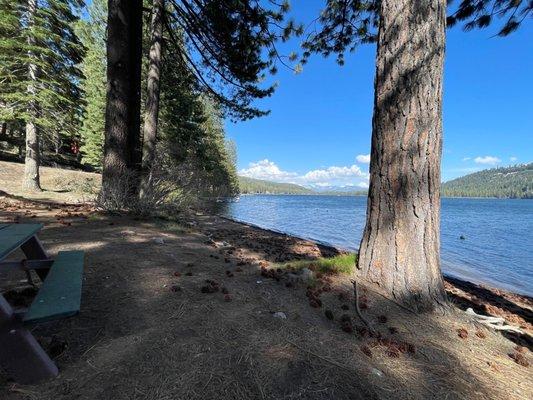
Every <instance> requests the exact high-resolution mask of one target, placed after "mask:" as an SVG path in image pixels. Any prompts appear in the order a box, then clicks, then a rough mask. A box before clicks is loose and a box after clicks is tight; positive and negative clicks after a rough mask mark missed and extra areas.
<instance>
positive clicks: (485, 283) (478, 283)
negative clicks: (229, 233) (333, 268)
mask: <svg viewBox="0 0 533 400" xmlns="http://www.w3.org/2000/svg"><path fill="white" fill-rule="evenodd" d="M210 215H211V214H210ZM212 215H213V216H216V217H218V218H222V219H225V220H228V221H231V222H235V223H238V224H242V225H245V226H249V227H252V228H256V229H260V230H263V231H268V232H272V233H275V234H279V235H285V236H289V237H293V238H296V239H299V240H307V241H309V242H313V243H316V244H317V245H320V246H324V247H330V248H331V249H335V250H337V251H340V252H343V253H356V254H357V253H358V251H355V250H350V249H345V248H342V247H337V246H335V245H333V244H331V243H328V242H324V241H321V240H318V239H313V238H308V237H302V236H298V235H293V234H291V233H289V232H284V231H280V230H276V229H272V228H267V227H263V226H261V225H257V224H254V223H251V222H247V221H242V220H239V219H236V218H230V217H225V216H222V215H217V214H212ZM441 266H442V259H441ZM442 275H443V276H444V278H445V279H446V280H450V281H460V282H464V283H465V284H469V285H474V286H479V287H483V288H487V289H489V290H494V291H500V292H505V293H508V294H510V295H515V296H520V297H524V298H527V299H528V300H529V301H530V302H531V303H532V304H533V295H529V294H526V293H521V292H520V291H517V290H512V289H508V288H501V287H497V286H493V285H492V283H491V282H488V281H483V280H479V281H475V280H470V279H468V278H465V277H462V276H459V275H454V274H449V273H444V272H443V273H442Z"/></svg>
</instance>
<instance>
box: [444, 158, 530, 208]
mask: <svg viewBox="0 0 533 400" xmlns="http://www.w3.org/2000/svg"><path fill="white" fill-rule="evenodd" d="M442 196H444V197H497V198H512V199H532V198H533V163H529V164H522V165H515V166H512V167H502V168H493V169H487V170H484V171H480V172H476V173H473V174H470V175H466V176H463V177H461V178H457V179H454V180H452V181H449V182H445V183H444V184H443V185H442Z"/></svg>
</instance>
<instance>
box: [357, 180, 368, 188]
mask: <svg viewBox="0 0 533 400" xmlns="http://www.w3.org/2000/svg"><path fill="white" fill-rule="evenodd" d="M357 186H359V187H360V188H363V189H368V187H369V185H368V182H359V183H358V184H357Z"/></svg>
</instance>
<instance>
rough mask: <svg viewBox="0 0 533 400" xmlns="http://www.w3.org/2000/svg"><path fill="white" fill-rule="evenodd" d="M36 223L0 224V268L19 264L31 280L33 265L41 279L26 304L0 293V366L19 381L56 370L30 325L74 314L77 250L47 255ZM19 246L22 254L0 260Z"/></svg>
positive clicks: (44, 376) (78, 278) (79, 263)
mask: <svg viewBox="0 0 533 400" xmlns="http://www.w3.org/2000/svg"><path fill="white" fill-rule="evenodd" d="M42 228H43V225H42V224H0V271H6V270H10V269H18V270H22V271H24V272H25V273H26V274H27V276H28V279H29V281H30V282H31V283H33V281H32V280H31V273H30V271H31V270H34V271H35V272H36V273H37V275H38V277H39V278H40V280H41V281H42V284H41V286H40V288H39V291H38V293H37V295H36V296H35V298H34V299H33V301H32V303H31V305H30V306H29V307H28V308H27V309H14V308H13V307H12V306H11V305H10V304H9V303H8V302H7V301H6V299H5V298H4V296H3V295H2V294H1V293H0V366H2V367H3V368H4V370H5V371H6V372H7V373H8V374H9V376H10V377H11V378H13V379H14V380H15V381H17V382H19V383H23V384H32V383H36V382H38V381H41V380H43V379H48V378H52V377H55V376H57V374H58V370H57V366H56V365H55V364H54V362H53V361H52V360H51V359H50V357H49V356H48V354H46V352H45V351H44V350H43V348H42V347H41V346H40V345H39V343H38V342H37V340H36V339H35V338H34V337H33V335H32V334H31V331H30V329H31V328H32V327H33V326H35V325H36V324H39V323H43V322H48V321H54V320H58V319H63V318H67V317H70V316H73V315H75V314H77V313H78V312H79V310H80V302H81V286H82V275H83V252H82V251H60V252H59V253H58V255H57V257H56V258H55V259H52V258H50V257H49V256H48V255H47V254H46V251H45V250H44V248H43V246H42V244H41V242H40V241H39V239H38V237H37V234H38V233H39V231H40V230H41V229H42ZM19 248H20V250H22V252H23V253H24V255H25V256H26V258H25V259H23V260H21V261H5V259H6V258H7V257H8V256H9V255H10V254H11V253H13V252H14V251H16V250H17V249H19Z"/></svg>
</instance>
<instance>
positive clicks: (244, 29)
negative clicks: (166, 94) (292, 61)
mask: <svg viewBox="0 0 533 400" xmlns="http://www.w3.org/2000/svg"><path fill="white" fill-rule="evenodd" d="M156 4H159V3H156ZM267 4H269V5H270V6H273V7H274V8H275V10H272V9H270V8H266V7H264V6H262V5H261V4H260V2H257V1H255V0H232V1H224V2H221V1H218V0H194V1H191V0H169V7H168V8H167V9H166V12H165V16H164V18H163V21H165V28H166V33H167V35H168V36H169V41H170V42H172V43H174V46H173V48H172V51H174V52H176V54H177V55H178V59H177V61H178V63H179V64H180V65H182V66H183V67H184V69H186V70H188V71H189V73H190V74H192V76H194V78H195V80H196V84H197V85H198V86H200V87H202V90H203V91H205V92H209V93H210V96H212V97H214V98H215V100H216V101H217V103H218V104H220V105H221V107H222V110H223V111H224V112H225V113H226V114H228V115H231V116H232V117H234V118H238V119H246V118H253V117H257V116H260V115H265V114H266V112H264V111H261V110H258V109H256V108H254V107H253V106H252V101H253V100H254V99H256V98H263V97H266V96H269V95H271V94H272V92H273V90H274V86H268V87H261V84H260V82H261V81H262V77H263V76H264V73H265V72H266V71H268V70H269V69H270V70H271V71H272V70H273V69H274V68H275V63H276V60H278V59H281V56H280V55H279V53H278V52H277V49H276V48H275V43H276V42H277V41H278V40H279V39H286V38H287V37H288V36H290V35H291V34H293V33H300V32H301V31H302V28H301V27H296V26H295V25H294V24H293V23H292V22H291V21H289V22H288V23H287V24H286V26H285V27H284V28H282V29H281V31H280V32H278V33H275V32H272V30H271V29H272V27H279V26H280V23H281V22H283V18H284V17H283V15H284V13H285V12H286V11H287V9H288V5H287V3H283V4H281V5H275V6H274V4H275V3H274V2H269V3H267ZM141 12H142V1H135V2H134V3H131V2H125V1H123V0H111V1H110V3H109V11H108V15H109V18H108V41H107V44H108V47H107V54H108V88H109V91H108V94H107V111H106V141H105V145H104V153H105V157H104V168H103V184H102V198H103V199H105V198H106V197H108V196H109V194H111V192H112V191H117V190H115V189H118V192H120V193H125V191H124V190H123V188H122V189H121V188H114V186H115V185H118V186H123V185H124V184H125V180H124V179H121V176H124V175H128V176H132V175H133V176H138V175H139V172H140V169H141V168H140V165H141V162H140V157H139V154H140V153H139V146H138V143H139V141H140V138H139V136H140V132H139V129H138V125H139V120H140V90H138V86H137V85H138V84H140V82H139V78H138V76H140V73H137V72H138V71H139V69H140V66H141V57H140V53H141V51H140V49H141V44H140V42H141V41H142V40H141V39H140V33H139V32H140V31H142V17H141V16H140V13H141ZM276 29H277V28H276ZM177 32H182V33H183V35H184V40H183V41H180V40H178V38H177V37H178V36H179V35H178V34H177ZM182 42H183V43H184V45H182ZM265 50H268V51H265ZM163 68H164V66H163ZM152 104H154V103H153V102H152ZM152 134H154V135H153V136H156V134H157V132H155V131H153V132H151V133H150V135H152ZM150 142H151V141H150V140H148V142H147V144H150ZM151 148H152V149H153V146H152V147H151ZM146 154H147V156H148V161H149V158H150V152H147V153H146ZM148 164H149V162H148ZM131 192H132V193H137V192H138V182H136V183H135V184H134V187H133V188H132V190H131Z"/></svg>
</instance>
